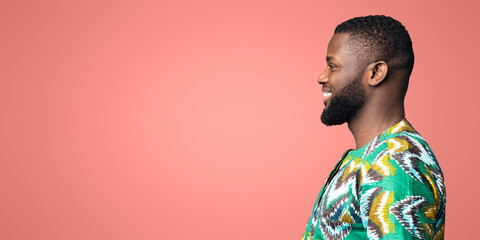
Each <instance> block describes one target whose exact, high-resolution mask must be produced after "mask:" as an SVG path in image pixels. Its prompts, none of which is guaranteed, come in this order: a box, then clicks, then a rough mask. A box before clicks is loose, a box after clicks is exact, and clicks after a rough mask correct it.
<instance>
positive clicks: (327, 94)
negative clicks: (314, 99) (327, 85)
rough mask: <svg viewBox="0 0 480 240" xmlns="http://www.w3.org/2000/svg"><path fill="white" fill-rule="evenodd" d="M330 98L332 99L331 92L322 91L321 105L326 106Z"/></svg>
mask: <svg viewBox="0 0 480 240" xmlns="http://www.w3.org/2000/svg"><path fill="white" fill-rule="evenodd" d="M322 90H323V89H322ZM331 97H332V92H330V91H327V90H323V103H324V104H325V105H327V102H328V101H329V100H330V98H331Z"/></svg>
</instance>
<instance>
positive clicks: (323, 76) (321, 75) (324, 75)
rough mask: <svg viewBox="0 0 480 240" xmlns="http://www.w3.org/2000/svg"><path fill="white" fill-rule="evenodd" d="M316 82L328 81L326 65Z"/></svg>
mask: <svg viewBox="0 0 480 240" xmlns="http://www.w3.org/2000/svg"><path fill="white" fill-rule="evenodd" d="M317 82H318V84H325V83H327V82H328V66H327V67H326V68H325V70H323V72H322V74H320V76H319V77H318V80H317Z"/></svg>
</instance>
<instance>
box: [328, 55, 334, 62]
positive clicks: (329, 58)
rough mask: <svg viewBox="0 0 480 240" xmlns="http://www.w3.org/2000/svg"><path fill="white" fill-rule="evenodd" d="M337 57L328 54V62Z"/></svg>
mask: <svg viewBox="0 0 480 240" xmlns="http://www.w3.org/2000/svg"><path fill="white" fill-rule="evenodd" d="M332 59H335V58H334V57H330V56H327V62H330V60H332Z"/></svg>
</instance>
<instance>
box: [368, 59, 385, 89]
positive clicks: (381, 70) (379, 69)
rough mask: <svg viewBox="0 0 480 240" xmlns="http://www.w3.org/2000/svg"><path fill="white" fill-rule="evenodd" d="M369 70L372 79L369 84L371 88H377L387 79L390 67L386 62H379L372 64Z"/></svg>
mask: <svg viewBox="0 0 480 240" xmlns="http://www.w3.org/2000/svg"><path fill="white" fill-rule="evenodd" d="M368 69H369V70H370V73H371V74H370V78H369V79H368V84H369V85H370V86H377V85H379V84H380V83H381V82H382V81H383V80H384V79H385V78H386V76H387V72H388V65H387V63H386V62H385V61H378V62H375V63H372V64H370V66H368Z"/></svg>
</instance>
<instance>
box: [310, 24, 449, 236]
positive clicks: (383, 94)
mask: <svg viewBox="0 0 480 240" xmlns="http://www.w3.org/2000/svg"><path fill="white" fill-rule="evenodd" d="M413 61H414V55H413V49H412V42H411V39H410V36H409V34H408V32H407V30H406V29H405V27H404V26H403V25H402V24H401V23H400V22H398V21H397V20H395V19H393V18H391V17H387V16H378V15H376V16H366V17H357V18H353V19H350V20H347V21H345V22H343V23H341V24H340V25H338V26H337V27H336V29H335V32H334V35H333V37H332V39H331V40H330V43H329V44H328V49H327V67H326V69H325V70H324V71H323V73H322V74H321V75H320V77H319V78H318V82H319V83H320V84H322V85H323V86H322V91H323V101H324V104H325V109H324V110H323V112H322V115H321V120H322V123H324V124H325V125H327V126H331V125H340V124H343V123H347V124H348V128H349V129H350V131H351V132H352V134H353V137H354V138H355V142H356V149H349V150H347V151H345V152H344V153H343V155H342V157H341V159H340V160H339V162H338V163H337V165H336V166H335V168H334V170H333V171H332V172H331V173H330V176H329V177H328V179H327V182H326V183H325V185H324V187H323V188H322V190H321V191H320V193H319V195H318V198H317V201H316V202H315V204H314V208H313V211H312V214H311V216H310V219H309V220H308V223H307V227H306V230H305V233H304V234H303V238H302V239H305V240H306V239H315V240H317V239H443V238H444V230H445V199H446V197H445V196H446V195H445V185H444V179H443V174H442V171H441V169H440V166H439V165H438V162H437V160H436V158H435V156H434V154H433V152H432V150H431V148H430V147H429V145H428V144H427V142H426V141H425V139H424V138H423V137H422V136H420V135H419V134H418V132H416V131H415V129H414V128H413V127H412V125H411V124H410V122H408V121H407V120H406V119H405V110H404V98H405V94H406V92H407V87H408V81H409V78H410V74H411V72H412V68H413Z"/></svg>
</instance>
